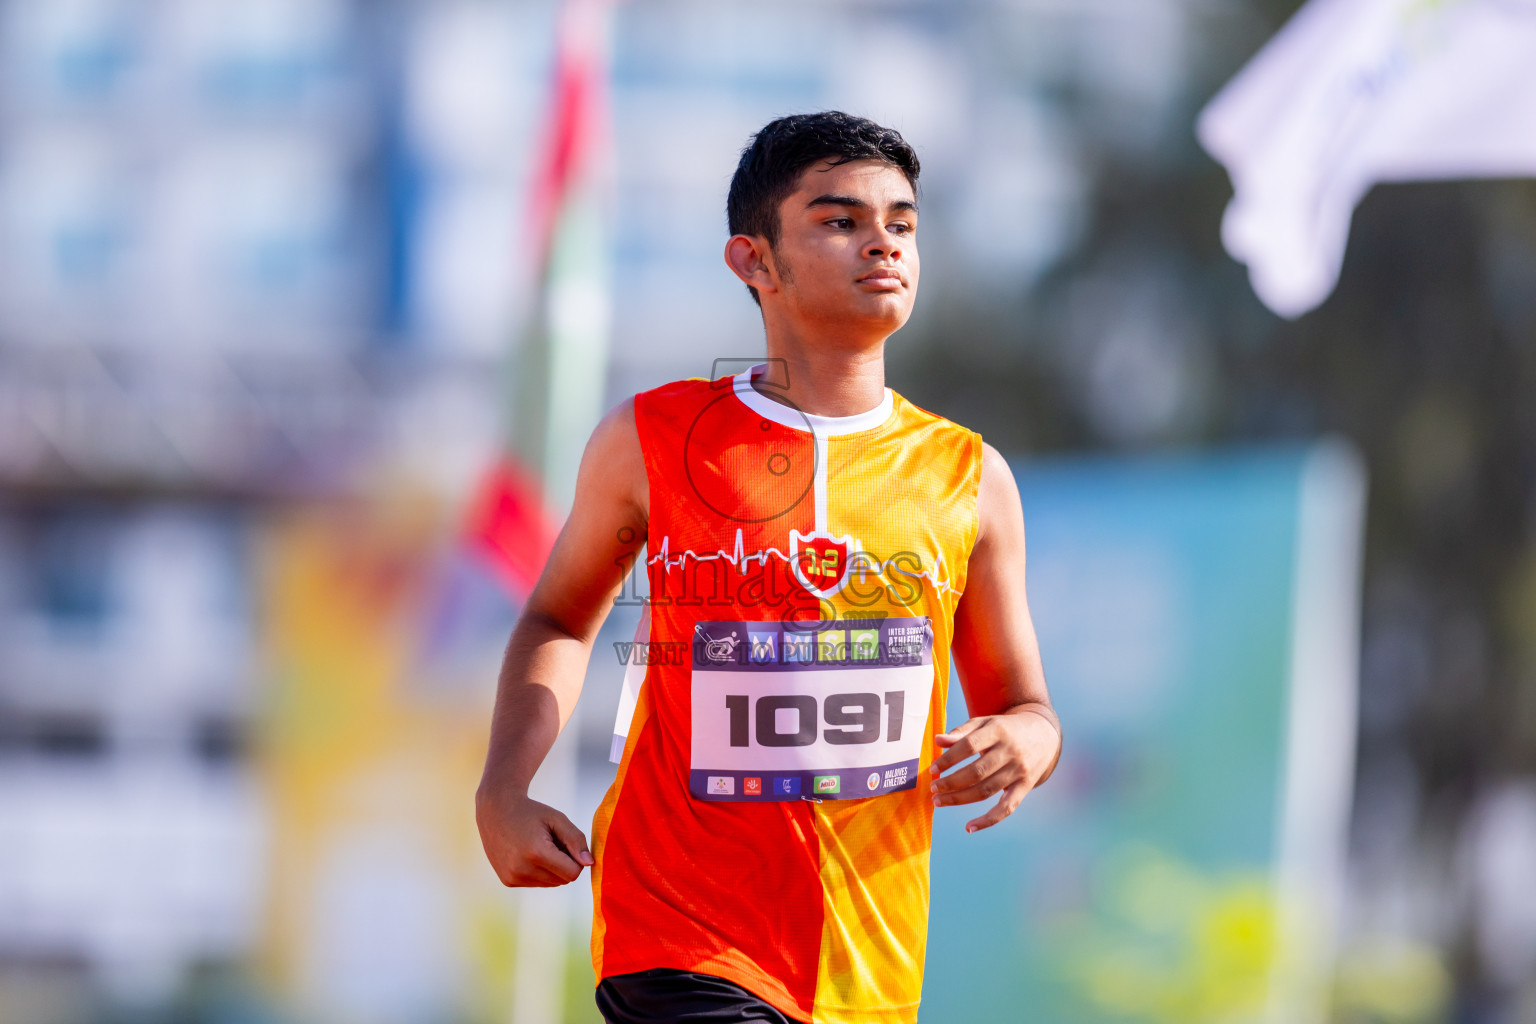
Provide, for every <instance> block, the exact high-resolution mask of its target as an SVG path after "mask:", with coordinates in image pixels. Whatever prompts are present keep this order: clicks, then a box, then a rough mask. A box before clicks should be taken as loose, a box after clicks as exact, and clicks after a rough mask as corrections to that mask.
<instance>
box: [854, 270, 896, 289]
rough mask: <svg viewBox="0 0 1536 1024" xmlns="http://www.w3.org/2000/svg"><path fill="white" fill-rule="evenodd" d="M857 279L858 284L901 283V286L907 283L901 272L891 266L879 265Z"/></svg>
mask: <svg viewBox="0 0 1536 1024" xmlns="http://www.w3.org/2000/svg"><path fill="white" fill-rule="evenodd" d="M857 281H858V283H859V284H883V285H901V286H903V287H904V286H905V285H906V283H907V282H906V280H905V279H904V278H903V277H902V276H901V274H900V273H898V272H897V271H896V270H895V269H894V268H892V267H880V268H878V269H876V270H871V271H870V272H869V273H867V274H865V275H864V276H863V277H860V278H858V279H857Z"/></svg>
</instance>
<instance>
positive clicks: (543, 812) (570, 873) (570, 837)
mask: <svg viewBox="0 0 1536 1024" xmlns="http://www.w3.org/2000/svg"><path fill="white" fill-rule="evenodd" d="M475 823H476V824H478V825H479V826H480V842H481V843H482V844H484V846H485V855H486V856H487V857H488V858H490V861H491V867H493V868H495V869H496V877H497V878H499V879H501V884H502V885H512V886H553V885H565V884H566V883H568V882H574V881H575V880H576V879H577V878H578V877H579V876H580V875H581V869H582V868H583V867H591V866H592V865H593V864H595V863H596V861H595V860H593V859H592V852H591V851H590V850H588V849H587V837H586V836H585V835H583V834H582V831H581V829H579V828H577V827H576V826H575V825H574V824H572V823H571V819H570V818H567V817H566V816H565V815H563V814H561V813H560V812H559V811H557V810H555V809H554V808H553V807H550V806H549V805H547V804H541V803H539V802H538V801H537V800H531V799H529V798H528V797H527V796H526V795H514V796H496V795H486V794H477V795H476V798H475Z"/></svg>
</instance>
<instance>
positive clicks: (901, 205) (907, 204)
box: [805, 192, 917, 213]
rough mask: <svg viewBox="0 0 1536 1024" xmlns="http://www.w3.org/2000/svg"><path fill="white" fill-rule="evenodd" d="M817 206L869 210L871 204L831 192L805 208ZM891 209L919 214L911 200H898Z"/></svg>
mask: <svg viewBox="0 0 1536 1024" xmlns="http://www.w3.org/2000/svg"><path fill="white" fill-rule="evenodd" d="M816 206H851V207H853V208H854V209H855V210H867V209H869V204H868V203H866V202H865V201H864V200H862V199H859V198H856V197H854V196H839V195H833V194H832V193H830V192H827V193H824V194H822V195H819V196H817V197H816V198H815V199H812V200H811V201H810V202H808V203H806V204H805V208H806V209H807V210H809V209H811V208H812V207H816ZM890 208H891V211H892V212H897V211H900V212H903V213H905V212H909V211H910V212H912V213H916V212H917V204H916V203H914V202H913V201H912V200H910V199H898V200H896V201H895V202H894V203H892V204H891V207H890Z"/></svg>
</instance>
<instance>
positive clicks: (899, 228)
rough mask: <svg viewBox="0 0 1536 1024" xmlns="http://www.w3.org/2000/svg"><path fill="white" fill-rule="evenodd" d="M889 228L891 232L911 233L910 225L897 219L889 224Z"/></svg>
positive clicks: (899, 233) (898, 233)
mask: <svg viewBox="0 0 1536 1024" xmlns="http://www.w3.org/2000/svg"><path fill="white" fill-rule="evenodd" d="M890 230H891V232H892V233H893V234H897V235H910V234H911V233H912V225H910V224H907V223H904V222H901V221H898V222H896V223H895V224H892V225H891V226H890Z"/></svg>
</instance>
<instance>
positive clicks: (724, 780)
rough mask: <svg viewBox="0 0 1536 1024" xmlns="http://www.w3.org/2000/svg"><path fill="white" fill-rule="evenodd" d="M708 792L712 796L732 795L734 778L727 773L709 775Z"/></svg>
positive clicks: (734, 791)
mask: <svg viewBox="0 0 1536 1024" xmlns="http://www.w3.org/2000/svg"><path fill="white" fill-rule="evenodd" d="M709 792H710V795H712V796H733V795H735V793H736V780H735V779H734V778H733V777H731V776H729V775H711V776H710V777H709Z"/></svg>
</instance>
